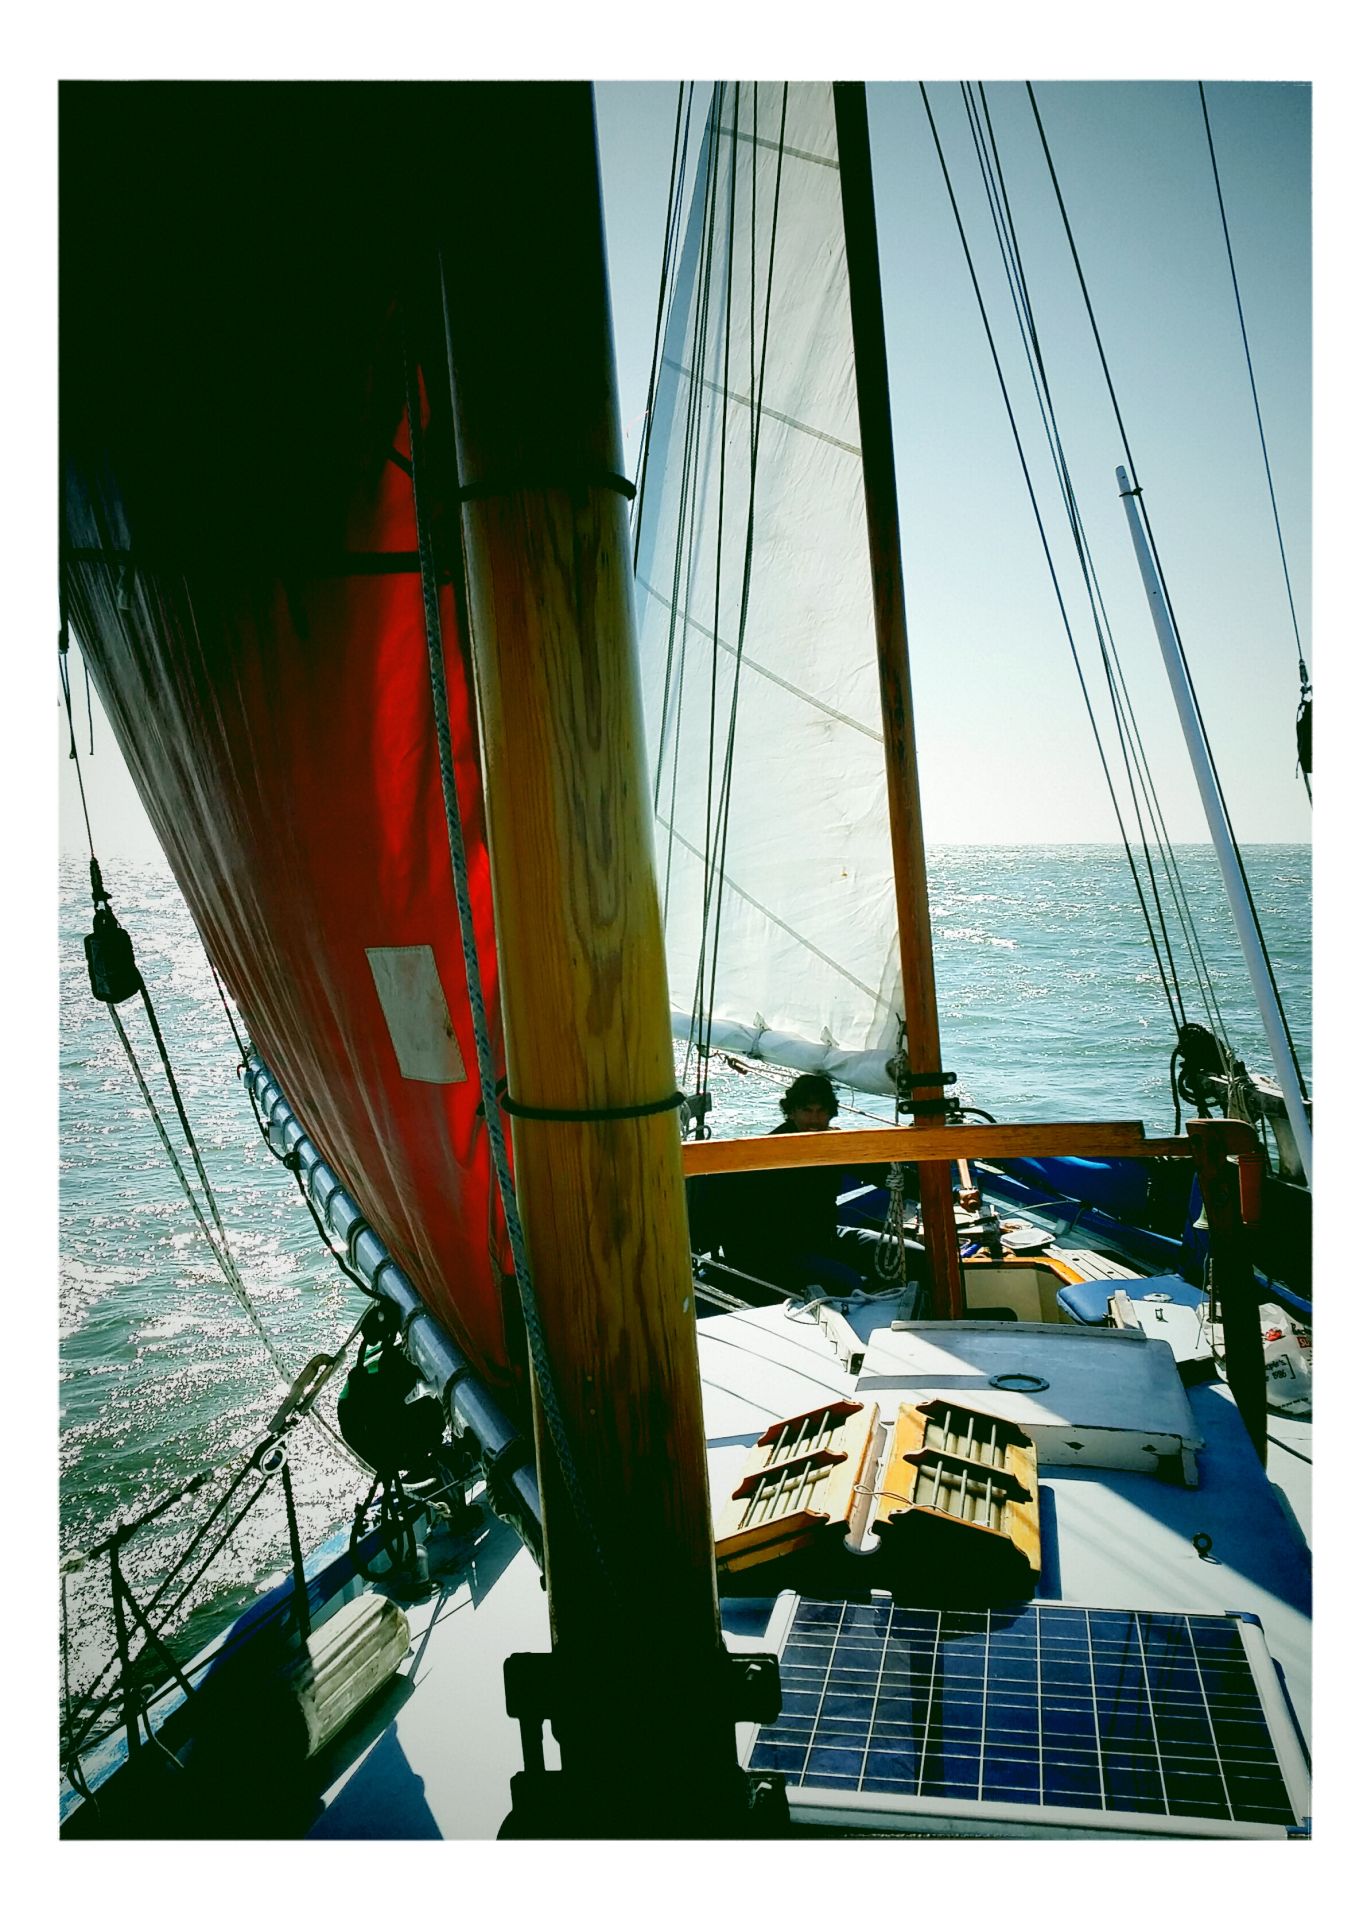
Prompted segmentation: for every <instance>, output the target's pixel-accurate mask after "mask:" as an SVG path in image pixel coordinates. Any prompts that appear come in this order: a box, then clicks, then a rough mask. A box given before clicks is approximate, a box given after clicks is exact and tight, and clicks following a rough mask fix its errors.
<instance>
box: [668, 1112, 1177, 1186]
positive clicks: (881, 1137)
mask: <svg viewBox="0 0 1371 1920" xmlns="http://www.w3.org/2000/svg"><path fill="white" fill-rule="evenodd" d="M1039 1154H1047V1155H1057V1154H1087V1155H1095V1154H1113V1155H1117V1156H1118V1157H1119V1158H1121V1159H1183V1160H1188V1159H1189V1158H1190V1154H1191V1146H1190V1142H1189V1141H1188V1140H1184V1139H1179V1138H1172V1137H1171V1136H1167V1137H1165V1138H1163V1139H1157V1140H1148V1139H1147V1138H1145V1136H1144V1133H1143V1123H1142V1121H1141V1120H1060V1121H1040V1122H1036V1123H1035V1122H1030V1123H1028V1124H1026V1125H1023V1126H1004V1127H1001V1126H993V1127H979V1126H978V1127H965V1126H957V1127H919V1128H917V1129H914V1128H910V1127H862V1128H860V1129H854V1130H853V1131H852V1132H850V1133H847V1132H845V1133H764V1134H762V1135H760V1136H759V1137H758V1138H756V1139H748V1140H691V1141H687V1142H686V1144H685V1146H684V1147H683V1149H682V1153H681V1159H682V1163H683V1165H684V1168H685V1173H686V1177H687V1179H689V1178H690V1176H691V1175H692V1174H702V1173H748V1172H754V1171H758V1172H759V1171H761V1170H763V1169H765V1168H769V1167H848V1166H863V1165H867V1164H870V1163H878V1162H885V1163H887V1164H888V1163H890V1162H891V1161H902V1162H904V1163H905V1164H909V1163H910V1162H914V1163H916V1164H918V1163H922V1162H924V1161H927V1162H929V1163H937V1162H941V1161H953V1160H965V1159H967V1158H968V1157H971V1158H974V1159H977V1160H1022V1159H1025V1158H1028V1157H1029V1156H1037V1155H1039Z"/></svg>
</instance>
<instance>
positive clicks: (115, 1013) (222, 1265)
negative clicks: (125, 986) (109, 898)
mask: <svg viewBox="0 0 1371 1920" xmlns="http://www.w3.org/2000/svg"><path fill="white" fill-rule="evenodd" d="M110 1018H111V1019H112V1020H113V1022H114V1026H115V1031H116V1032H117V1033H118V1035H119V1039H120V1042H121V1043H122V1045H123V1048H124V1052H125V1053H126V1054H127V1055H128V1060H129V1065H130V1066H131V1067H132V1068H133V1074H134V1078H135V1079H136V1080H137V1082H138V1088H139V1091H140V1092H141V1094H142V1096H143V1102H144V1105H145V1106H146V1107H147V1110H148V1112H149V1113H150V1114H151V1116H152V1122H153V1125H154V1126H155V1127H156V1129H157V1132H158V1135H159V1137H160V1138H161V1141H162V1145H163V1146H164V1147H165V1148H166V1152H167V1158H168V1159H169V1160H170V1162H171V1166H172V1170H173V1172H174V1173H175V1175H176V1178H177V1180H178V1181H179V1182H180V1186H181V1191H182V1193H184V1195H185V1196H186V1199H187V1201H188V1202H189V1204H190V1210H191V1212H192V1213H193V1214H194V1215H195V1218H196V1221H197V1223H198V1224H199V1227H200V1231H201V1232H202V1233H203V1234H204V1237H205V1240H206V1242H207V1244H208V1246H209V1249H210V1252H211V1254H212V1255H213V1256H214V1260H215V1263H216V1265H217V1266H218V1268H219V1270H220V1272H221V1273H222V1274H223V1276H224V1279H225V1280H226V1281H227V1282H228V1285H229V1287H230V1289H231V1290H232V1292H233V1294H234V1296H235V1297H236V1298H237V1300H238V1303H239V1305H240V1306H241V1307H242V1308H243V1310H244V1311H245V1312H246V1314H247V1316H248V1318H249V1319H250V1320H251V1321H252V1324H253V1326H254V1327H255V1328H256V1329H257V1332H258V1334H259V1335H260V1336H261V1339H262V1343H263V1345H264V1346H265V1347H266V1349H267V1351H268V1353H269V1354H270V1355H271V1358H272V1362H273V1364H274V1365H275V1367H276V1371H277V1372H278V1373H279V1374H280V1376H281V1379H282V1380H283V1382H284V1383H285V1385H286V1386H290V1385H291V1384H292V1382H293V1380H294V1375H293V1374H292V1373H291V1372H290V1371H289V1370H288V1367H287V1364H286V1362H285V1361H284V1360H283V1359H282V1358H281V1356H280V1354H279V1353H278V1351H277V1349H276V1345H275V1343H274V1342H273V1340H272V1338H271V1335H270V1334H269V1333H268V1332H267V1330H266V1327H265V1326H264V1325H263V1323H262V1320H261V1318H260V1316H259V1314H258V1312H257V1309H256V1307H254V1306H253V1304H252V1301H251V1299H250V1298H249V1297H248V1293H247V1289H246V1287H245V1286H244V1285H243V1280H242V1276H241V1274H239V1272H238V1269H237V1264H236V1262H235V1261H234V1258H233V1255H232V1253H231V1252H230V1251H228V1249H227V1247H223V1248H221V1247H220V1246H219V1244H218V1242H217V1241H216V1240H215V1237H214V1235H213V1233H211V1231H210V1227H209V1222H208V1221H207V1220H206V1219H205V1216H204V1214H203V1213H202V1212H201V1211H200V1204H199V1202H198V1201H197V1200H196V1198H195V1195H194V1194H193V1193H192V1191H191V1188H190V1182H189V1181H188V1180H187V1179H186V1175H185V1169H184V1168H183V1167H182V1165H181V1162H180V1160H179V1158H178V1157H177V1153H176V1149H175V1147H174V1146H173V1145H172V1142H171V1137H170V1135H169V1134H168V1133H167V1130H166V1127H165V1125H164V1124H163V1121H162V1116H161V1114H160V1113H158V1111H157V1104H156V1102H155V1101H154V1099H153V1097H152V1091H151V1089H150V1088H149V1086H148V1083H147V1081H146V1080H145V1079H144V1077H143V1069H142V1067H141V1066H140V1065H139V1064H138V1058H137V1056H136V1054H135V1053H134V1051H133V1047H132V1045H131V1044H130V1042H129V1037H128V1033H127V1031H126V1029H125V1027H124V1023H123V1021H122V1020H121V1019H120V1018H119V1009H118V1008H117V1007H116V1006H114V1005H113V1003H111V1004H110Z"/></svg>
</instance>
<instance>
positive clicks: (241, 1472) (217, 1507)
mask: <svg viewBox="0 0 1371 1920" xmlns="http://www.w3.org/2000/svg"><path fill="white" fill-rule="evenodd" d="M251 1471H252V1459H251V1456H249V1458H248V1459H247V1460H246V1461H244V1463H243V1465H242V1466H241V1467H240V1468H239V1469H238V1471H237V1473H236V1474H235V1475H234V1477H233V1479H232V1480H231V1481H230V1482H229V1485H228V1487H227V1488H226V1489H225V1491H224V1492H223V1494H221V1496H220V1497H219V1499H218V1500H217V1501H216V1502H215V1504H214V1506H213V1508H212V1509H211V1511H210V1513H209V1516H208V1518H207V1519H206V1520H205V1521H204V1522H203V1524H202V1525H201V1526H200V1528H199V1529H198V1531H197V1532H196V1533H195V1534H194V1535H192V1537H191V1541H190V1544H189V1545H188V1546H187V1547H186V1548H184V1549H183V1551H182V1552H181V1554H180V1555H179V1556H178V1558H177V1559H176V1560H175V1561H174V1562H173V1563H172V1565H171V1567H170V1568H169V1570H168V1571H167V1573H166V1574H165V1576H164V1577H163V1579H162V1582H161V1584H160V1585H159V1586H158V1588H157V1591H156V1592H155V1593H154V1594H153V1596H152V1598H151V1599H150V1600H149V1601H148V1603H147V1607H146V1611H147V1613H148V1614H151V1613H152V1610H153V1608H154V1607H156V1606H157V1604H158V1603H159V1601H160V1600H161V1598H162V1596H163V1594H164V1593H165V1592H166V1590H167V1588H168V1587H169V1586H170V1585H171V1583H172V1581H173V1580H174V1579H175V1578H176V1576H177V1574H178V1573H179V1572H180V1571H181V1569H182V1567H184V1566H185V1564H186V1562H187V1561H188V1560H189V1559H190V1557H191V1555H192V1554H193V1553H194V1552H195V1549H196V1548H197V1547H198V1546H199V1544H200V1542H201V1541H202V1540H203V1539H204V1537H205V1535H206V1534H207V1533H208V1532H209V1530H210V1528H211V1527H212V1526H213V1525H214V1523H215V1521H216V1520H217V1519H218V1518H219V1515H220V1514H221V1513H222V1512H223V1511H224V1508H225V1507H226V1506H227V1505H228V1503H229V1501H230V1500H231V1499H232V1498H233V1496H234V1494H235V1493H236V1492H237V1490H238V1488H239V1487H240V1486H241V1485H242V1484H243V1481H244V1480H245V1479H246V1478H247V1476H248V1474H249V1473H251ZM186 1491H187V1489H184V1488H183V1489H182V1494H181V1495H178V1496H177V1498H181V1497H183V1496H184V1493H185V1492H186ZM148 1517H150V1516H146V1515H145V1516H144V1518H145V1519H146V1518H148ZM106 1544H108V1542H107V1543H106ZM169 1617H170V1614H169V1611H168V1613H167V1614H164V1615H163V1618H164V1619H166V1618H169ZM118 1658H119V1655H118V1653H112V1654H111V1655H110V1657H109V1659H108V1660H107V1661H106V1662H105V1664H104V1666H103V1667H102V1668H101V1669H100V1671H99V1673H97V1674H96V1676H95V1678H94V1679H93V1680H92V1681H91V1682H90V1684H89V1685H88V1686H87V1687H86V1688H85V1689H84V1691H83V1692H82V1695H81V1698H80V1699H79V1700H78V1701H77V1702H76V1706H75V1711H74V1713H73V1715H72V1720H73V1723H74V1721H75V1718H76V1715H77V1714H81V1713H84V1712H85V1710H86V1708H87V1707H90V1706H92V1705H94V1707H95V1711H94V1713H92V1714H91V1715H90V1717H89V1718H88V1719H87V1720H86V1722H85V1724H84V1725H83V1726H82V1727H81V1728H80V1729H79V1731H77V1732H76V1733H75V1734H74V1736H73V1745H74V1746H75V1748H76V1749H77V1750H79V1749H80V1748H81V1747H83V1746H84V1744H85V1742H86V1740H87V1739H88V1738H89V1736H90V1733H91V1730H92V1728H93V1727H94V1726H95V1723H96V1721H97V1720H98V1719H99V1717H100V1715H101V1714H102V1713H103V1712H104V1710H105V1708H106V1707H107V1706H108V1704H109V1701H108V1699H106V1700H101V1701H98V1702H97V1701H96V1699H95V1695H96V1692H97V1690H98V1689H99V1687H100V1684H101V1682H102V1681H103V1680H104V1678H105V1676H106V1675H107V1674H108V1673H109V1672H110V1671H111V1669H112V1668H113V1667H114V1665H115V1663H116V1662H117V1660H118Z"/></svg>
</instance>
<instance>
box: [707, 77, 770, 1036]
mask: <svg viewBox="0 0 1371 1920" xmlns="http://www.w3.org/2000/svg"><path fill="white" fill-rule="evenodd" d="M755 85H756V83H755V82H754V89H755ZM755 98H756V96H755V91H754V106H755ZM789 104H790V86H789V83H788V82H784V83H783V84H782V88H781V121H780V130H779V133H778V136H777V143H776V187H775V192H774V195H773V198H772V204H771V242H770V247H769V250H768V254H767V268H766V296H765V303H764V306H763V310H762V350H761V360H760V363H759V364H758V366H757V370H756V375H755V392H756V409H755V411H754V413H753V415H752V421H751V445H750V448H749V467H748V498H747V533H746V536H745V538H744V543H743V575H742V585H741V592H740V596H739V607H738V651H737V659H736V662H735V665H734V670H733V700H732V705H731V708H730V712H729V719H728V741H727V745H726V748H725V753H724V772H723V787H722V792H721V796H720V816H719V842H718V853H717V865H718V871H719V875H720V878H721V880H722V878H723V875H724V862H725V856H726V853H727V849H728V825H729V820H730V817H731V814H732V803H733V761H734V753H735V749H736V746H737V739H738V694H739V689H740V687H741V684H742V659H743V641H744V637H745V634H746V630H747V614H748V604H749V601H750V598H751V592H752V556H753V550H754V543H755V538H756V531H757V470H758V458H759V453H760V449H761V431H762V414H761V404H762V395H763V391H764V389H765V385H766V359H767V347H768V345H769V343H770V338H771V296H772V292H773V290H774V288H775V283H776V240H777V235H778V233H779V230H780V224H781V220H780V214H781V174H782V162H783V159H784V155H785V123H786V112H787V109H788V107H789ZM754 125H755V120H754ZM756 153H757V147H756V145H755V143H754V146H753V155H754V164H753V170H752V172H753V193H754V208H755V194H756V172H757V170H756V164H755V155H756ZM756 250H757V249H756V233H755V212H754V234H753V270H754V273H755V270H756ZM754 321H755V303H754ZM754 346H755V341H754ZM723 899H724V895H723V887H722V886H720V888H719V895H718V906H717V908H716V911H715V915H714V946H713V955H712V961H711V967H710V979H709V1018H708V1023H707V1025H706V1027H705V1045H706V1046H708V1044H709V1038H710V1036H711V1034H712V1033H713V1031H714V998H715V994H716V991H717V987H718V978H719V936H720V931H721V928H722V925H723Z"/></svg>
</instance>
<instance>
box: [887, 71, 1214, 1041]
mask: <svg viewBox="0 0 1371 1920" xmlns="http://www.w3.org/2000/svg"><path fill="white" fill-rule="evenodd" d="M919 94H920V97H921V98H922V100H923V103H924V112H925V113H926V114H927V116H928V125H929V129H930V131H931V132H932V135H933V144H934V146H935V148H936V149H937V154H938V164H939V166H940V167H941V169H942V175H943V181H944V183H945V185H946V187H947V193H948V199H949V200H950V202H951V205H952V215H953V218H954V220H955V221H956V223H957V233H958V235H959V237H960V239H961V243H962V252H963V255H964V256H965V259H966V265H967V271H968V272H969V273H970V275H971V286H972V291H973V292H974V294H975V296H976V305H977V307H978V308H979V310H980V315H981V324H982V326H983V328H984V330H985V337H986V343H987V345H988V346H989V348H990V356H991V359H992V360H993V361H994V364H995V375H996V378H997V379H998V381H999V385H1000V394H1001V397H1002V398H1003V400H1004V404H1005V411H1006V413H1007V414H1008V416H1009V427H1010V432H1011V433H1012V434H1013V436H1014V445H1015V448H1016V450H1017V452H1018V456H1019V465H1020V467H1021V468H1022V470H1023V477H1024V483H1025V485H1026V486H1027V488H1028V497H1029V503H1030V505H1031V506H1032V508H1033V518H1034V520H1035V521H1036V523H1037V528H1038V538H1039V540H1040V541H1041V543H1042V549H1043V555H1044V558H1045V559H1046V561H1047V570H1048V573H1049V574H1050V576H1051V579H1052V588H1053V592H1054V593H1055V595H1056V599H1057V608H1058V611H1059V612H1060V614H1061V616H1062V624H1063V626H1064V627H1065V630H1066V638H1067V645H1068V646H1069V648H1070V650H1071V659H1072V662H1073V664H1074V666H1075V669H1076V678H1077V680H1078V681H1079V683H1080V688H1081V692H1082V694H1083V696H1084V698H1085V704H1086V712H1087V715H1088V717H1089V720H1090V730H1091V733H1092V734H1093V735H1094V739H1095V749H1096V752H1097V753H1098V754H1099V757H1100V765H1101V767H1102V769H1103V771H1104V778H1105V785H1106V787H1107V788H1108V791H1109V801H1110V805H1111V806H1112V807H1113V810H1114V819H1115V821H1116V823H1117V825H1118V829H1119V835H1120V838H1121V840H1122V841H1123V847H1124V853H1125V856H1126V857H1127V860H1128V864H1129V868H1130V870H1131V872H1132V874H1133V884H1134V886H1135V887H1136V888H1137V889H1138V895H1139V899H1140V900H1142V899H1143V894H1142V883H1141V880H1140V878H1139V875H1138V869H1137V863H1136V862H1135V861H1134V858H1133V852H1132V849H1131V847H1130V846H1129V843H1128V831H1127V828H1126V827H1125V826H1124V821H1123V813H1122V811H1121V810H1120V807H1119V800H1118V795H1117V794H1116V792H1115V790H1114V781H1113V776H1112V775H1111V773H1110V771H1109V762H1108V759H1107V757H1106V755H1105V751H1104V742H1103V741H1102V740H1101V738H1100V730H1099V727H1098V725H1097V723H1096V720H1095V714H1094V709H1093V708H1092V706H1091V703H1090V693H1089V689H1088V687H1087V685H1086V680H1085V673H1084V669H1083V668H1082V666H1081V660H1080V654H1079V653H1078V651H1077V648H1076V638H1075V634H1074V633H1073V632H1072V628H1071V617H1070V615H1069V614H1068V613H1067V610H1066V601H1065V599H1064V598H1063V595H1062V588H1061V582H1060V580H1059V579H1058V577H1057V568H1056V564H1055V562H1054V561H1053V558H1052V549H1051V546H1050V544H1049V542H1048V538H1047V529H1046V528H1045V526H1044V525H1043V517H1042V513H1041V511H1040V510H1039V507H1038V496H1037V492H1036V489H1035V488H1034V485H1033V477H1032V474H1031V473H1030V471H1029V466H1028V458H1027V455H1026V453H1025V451H1024V445H1023V440H1022V437H1021V435H1020V433H1019V426H1018V421H1017V419H1016V417H1015V414H1014V405H1013V402H1012V400H1011V399H1010V397H1009V388H1008V385H1007V383H1006V381H1005V376H1004V369H1003V367H1002V366H1001V363H1000V355H999V350H998V349H997V347H996V345H995V338H994V333H993V331H992V329H991V325H990V316H989V314H988V313H987V311H986V305H985V301H984V299H983V297H982V295H981V286H980V279H979V277H978V275H977V273H976V268H975V264H974V262H973V260H972V258H971V247H970V244H969V242H968V240H967V236H966V228H965V226H964V225H963V222H962V215H961V209H960V207H959V206H958V204H957V196H956V192H955V190H954V188H953V185H952V176H951V174H950V173H949V171H948V166H947V160H946V157H945V155H944V153H943V146H942V141H941V140H940V139H939V137H938V128H937V123H936V122H935V120H934V118H933V108H932V106H931V104H930V102H929V98H928V93H927V90H926V88H925V86H924V84H923V82H922V81H920V82H919ZM1143 916H1144V919H1145V921H1146V924H1147V935H1148V939H1149V941H1150V943H1151V946H1152V952H1153V954H1154V956H1155V958H1156V962H1157V972H1158V974H1159V975H1160V977H1161V982H1162V990H1163V992H1164V993H1165V995H1166V1003H1167V1007H1168V1010H1169V1011H1170V1014H1171V1020H1172V1024H1173V1026H1174V1027H1175V1029H1176V1031H1177V1032H1178V1033H1179V1032H1180V1029H1181V1027H1182V1025H1183V1024H1184V1022H1183V1020H1182V1019H1181V1017H1180V1014H1179V1010H1178V1008H1177V1004H1176V1000H1175V997H1174V994H1173V990H1172V986H1171V983H1170V981H1169V980H1168V978H1167V971H1166V967H1165V964H1164V963H1163V960H1162V955H1161V948H1160V946H1159V945H1158V941H1157V935H1156V932H1155V930H1154V928H1153V926H1152V921H1151V917H1150V915H1148V913H1147V910H1146V905H1145V903H1144V906H1143Z"/></svg>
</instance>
